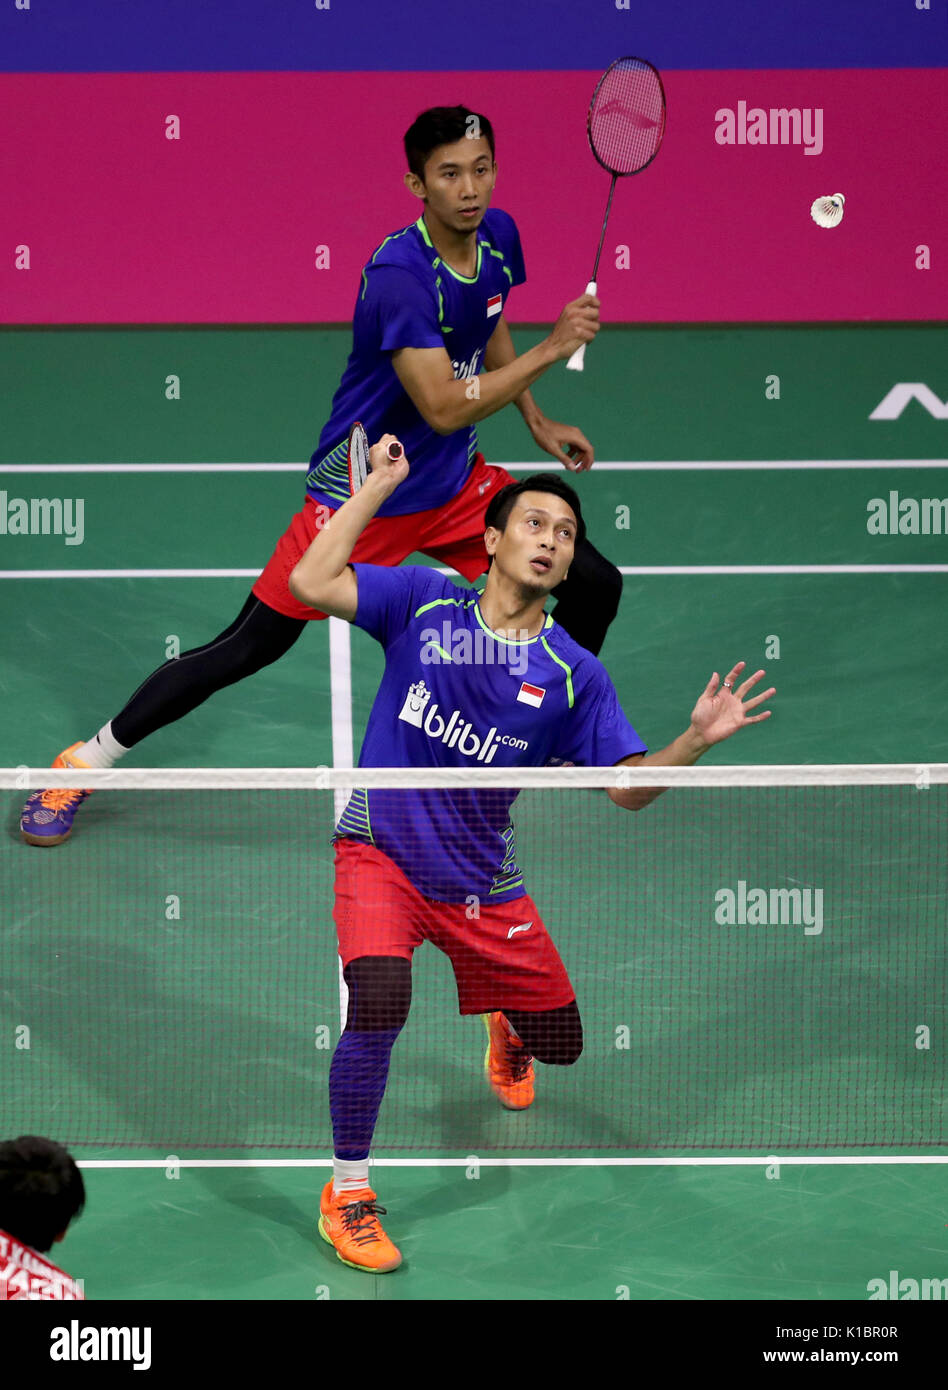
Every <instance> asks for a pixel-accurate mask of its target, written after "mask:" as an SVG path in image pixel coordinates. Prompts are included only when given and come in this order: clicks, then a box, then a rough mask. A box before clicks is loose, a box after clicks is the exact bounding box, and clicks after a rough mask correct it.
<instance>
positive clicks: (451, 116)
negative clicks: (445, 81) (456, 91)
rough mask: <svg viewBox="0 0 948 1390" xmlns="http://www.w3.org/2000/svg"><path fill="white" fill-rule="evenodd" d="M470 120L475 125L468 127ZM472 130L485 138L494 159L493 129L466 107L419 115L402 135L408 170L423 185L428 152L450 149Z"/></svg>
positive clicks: (440, 108) (442, 108)
mask: <svg viewBox="0 0 948 1390" xmlns="http://www.w3.org/2000/svg"><path fill="white" fill-rule="evenodd" d="M472 118H473V120H475V121H476V122H477V124H476V125H472V124H471V121H472ZM472 130H477V131H479V133H480V134H481V135H483V136H484V138H485V140H486V141H487V143H488V145H490V157H491V159H493V158H494V128H493V126H492V125H491V123H490V121H489V120H488V119H487V117H486V116H482V115H480V114H479V113H478V112H477V111H472V110H471V108H470V107H469V106H432V107H430V108H429V109H428V110H427V111H422V112H421V114H420V115H419V116H416V117H415V119H414V121H413V122H412V123H411V125H410V126H409V127H408V129H407V130H406V131H405V158H406V159H407V160H408V167H409V169H410V170H411V171H412V173H413V174H417V175H418V177H419V178H420V179H421V180H422V182H424V177H425V161H426V159H427V158H428V156H429V155H430V154H431V151H432V150H436V149H437V148H438V146H439V145H453V144H454V143H455V141H457V140H463V139H464V137H465V135H467V134H468V133H469V132H470V131H472ZM471 138H472V139H473V138H475V137H473V136H472V137H471Z"/></svg>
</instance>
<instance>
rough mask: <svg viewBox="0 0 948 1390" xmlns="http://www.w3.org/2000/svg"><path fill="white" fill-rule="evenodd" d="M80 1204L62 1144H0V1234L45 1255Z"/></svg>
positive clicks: (32, 1137)
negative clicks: (3, 1232)
mask: <svg viewBox="0 0 948 1390" xmlns="http://www.w3.org/2000/svg"><path fill="white" fill-rule="evenodd" d="M85 1203H86V1189H85V1185H84V1184H83V1181H82V1174H81V1173H80V1171H79V1168H78V1166H77V1164H76V1162H75V1159H74V1158H73V1157H72V1155H71V1154H70V1153H68V1152H67V1150H66V1149H64V1148H63V1146H62V1144H57V1143H56V1141H55V1140H53V1139H41V1138H40V1137H39V1136H38V1135H36V1134H21V1135H20V1137H19V1139H8V1140H6V1141H5V1142H4V1143H0V1230H2V1231H6V1233H7V1235H10V1236H13V1238H14V1239H15V1240H19V1241H22V1242H23V1244H24V1245H31V1246H32V1247H33V1249H34V1250H41V1251H44V1252H45V1251H46V1250H49V1249H50V1247H51V1246H52V1244H53V1242H54V1241H55V1239H56V1237H57V1236H58V1235H60V1234H61V1233H62V1232H63V1231H65V1229H66V1227H67V1226H68V1225H69V1223H70V1221H71V1220H72V1219H73V1217H74V1216H78V1215H79V1213H80V1212H81V1211H82V1209H83V1207H84V1206H85Z"/></svg>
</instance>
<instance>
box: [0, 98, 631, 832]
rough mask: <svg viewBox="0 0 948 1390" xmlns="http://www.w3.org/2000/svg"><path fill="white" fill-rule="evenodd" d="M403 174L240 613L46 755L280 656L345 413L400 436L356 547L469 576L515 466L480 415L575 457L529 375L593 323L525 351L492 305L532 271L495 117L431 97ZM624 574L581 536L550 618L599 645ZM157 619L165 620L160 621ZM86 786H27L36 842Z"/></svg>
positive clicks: (134, 730) (570, 309)
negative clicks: (490, 511) (402, 212)
mask: <svg viewBox="0 0 948 1390" xmlns="http://www.w3.org/2000/svg"><path fill="white" fill-rule="evenodd" d="M404 143H405V155H406V158H407V161H408V172H407V173H406V174H405V183H406V185H407V187H408V189H409V191H410V192H411V193H412V194H414V195H415V197H417V198H418V199H420V200H421V202H422V205H423V206H422V210H421V214H420V216H419V217H418V218H417V219H416V220H415V221H414V222H411V223H409V225H408V226H406V227H402V228H401V229H400V230H399V231H397V232H395V233H393V234H392V235H391V236H388V237H386V238H385V240H384V241H383V242H382V243H381V245H380V246H379V247H378V248H377V249H376V251H375V252H374V254H373V255H372V256H371V257H370V259H369V260H368V262H367V263H366V265H365V266H364V268H363V271H362V274H361V276H360V279H359V285H358V290H357V294H356V304H355V314H354V317H353V325H352V351H351V353H350V354H349V360H348V363H347V365H346V368H345V371H344V373H343V377H342V381H341V382H340V384H339V387H338V389H337V391H336V394H335V396H334V398H333V402H332V410H331V413H330V417H329V419H328V420H327V422H326V424H325V425H324V426H323V429H322V431H321V433H320V436H319V441H318V443H317V446H316V450H315V452H314V454H313V456H312V459H311V460H310V468H309V472H308V476H307V495H306V499H305V503H304V506H303V508H302V510H301V511H300V512H299V513H298V514H297V515H296V516H295V517H293V519H292V521H291V522H290V525H289V527H288V528H287V530H286V532H285V534H284V535H283V536H282V537H281V538H280V540H279V541H278V543H277V546H276V549H275V550H274V552H273V555H272V557H271V559H270V561H269V562H268V564H267V566H266V568H265V569H264V571H263V573H262V574H261V575H260V578H259V579H258V580H257V582H256V584H254V586H253V589H252V591H251V593H250V595H249V597H248V598H247V601H246V603H245V604H244V606H243V608H242V609H241V611H240V612H239V613H238V614H237V616H236V618H235V619H234V621H233V622H232V623H231V624H230V625H229V626H228V627H227V628H225V629H224V631H223V632H221V633H220V634H219V635H218V636H217V637H215V638H214V639H213V641H211V642H209V643H207V644H206V645H205V646H203V647H197V648H195V649H193V650H191V651H187V652H184V653H182V655H181V656H179V657H176V658H175V659H174V660H171V661H167V662H165V664H164V665H162V666H160V667H158V669H157V670H156V671H154V672H153V673H152V674H151V675H150V676H149V677H148V678H147V679H146V680H145V681H143V682H142V684H141V685H139V687H138V689H137V690H136V691H135V692H134V694H133V695H132V696H131V698H130V699H129V701H128V702H127V704H126V705H125V706H124V708H123V709H122V710H120V711H119V713H118V714H116V715H115V716H114V717H113V718H112V719H111V720H109V722H108V723H106V724H104V725H103V726H102V728H101V729H100V730H99V732H98V734H95V735H93V737H92V738H90V739H89V740H88V741H86V742H77V743H73V744H70V746H69V747H68V748H66V749H65V750H64V751H63V752H62V753H60V754H59V756H58V757H57V758H56V760H55V762H54V763H53V766H54V767H75V768H79V769H81V768H88V767H96V768H100V767H111V766H112V765H113V764H114V763H115V762H116V761H117V760H118V759H119V758H121V757H122V756H123V755H124V754H125V753H127V752H128V750H129V749H130V748H132V747H134V746H135V745H137V744H139V743H140V742H141V741H142V740H143V739H145V738H147V737H148V735H149V734H152V733H154V732H155V731H156V730H157V729H161V728H163V727H164V726H165V725H167V724H170V723H172V722H173V721H174V720H177V719H180V718H181V717H182V716H183V715H185V714H187V713H189V712H190V711H191V710H192V709H195V708H196V707H197V706H198V705H200V704H202V703H203V702H204V701H205V700H206V699H208V698H209V696H211V695H213V694H214V692H215V691H217V690H221V689H222V688H223V687H224V686H227V685H233V684H234V683H235V682H237V681H240V680H243V679H244V678H245V677H246V676H250V675H253V674H254V672H256V671H259V670H261V669H262V668H263V667H265V666H267V665H269V664H270V663H272V662H274V661H276V660H278V659H279V658H280V657H281V656H283V655H284V654H285V653H286V652H287V651H289V649H290V647H292V646H293V644H294V642H296V640H297V638H298V637H299V636H300V634H301V633H302V631H303V629H304V628H305V627H306V625H307V623H308V622H310V621H312V620H314V619H315V620H318V619H320V618H324V617H325V616H326V615H325V613H324V612H322V611H321V610H319V608H318V607H314V606H313V605H311V604H308V603H303V602H300V601H299V600H298V599H296V598H295V597H294V596H293V595H292V594H291V593H290V591H289V589H288V588H287V577H288V575H289V574H290V571H291V570H292V569H293V567H294V565H295V564H296V563H297V561H298V560H299V559H300V557H301V556H302V554H303V553H304V551H305V550H306V548H307V546H308V545H309V543H310V541H311V540H312V539H313V536H314V535H315V534H316V532H317V529H318V528H319V526H320V525H322V524H323V523H324V522H325V520H326V519H327V517H328V516H330V515H331V513H332V512H333V511H334V510H335V509H336V508H338V507H339V506H340V505H341V503H342V502H344V501H345V499H346V498H347V497H348V495H349V489H348V470H347V460H346V450H347V440H348V435H349V427H350V425H351V424H352V422H353V421H354V420H361V421H362V422H363V424H364V425H365V427H366V430H367V431H368V434H369V438H377V437H378V436H379V435H381V434H382V433H383V432H385V431H388V432H391V433H394V434H397V435H398V436H399V438H400V439H402V440H403V442H404V445H405V449H406V452H407V453H408V454H409V455H410V456H411V459H412V472H411V476H410V477H409V478H408V479H406V481H405V483H404V485H403V486H402V487H401V488H399V491H398V493H397V494H396V495H395V496H393V497H391V498H388V499H386V500H385V501H384V502H382V503H381V504H380V506H379V510H378V514H377V515H376V516H375V517H373V519H372V520H371V522H369V524H368V525H367V526H366V528H365V530H364V532H363V533H362V535H360V537H359V540H358V543H357V548H356V551H355V559H356V560H361V561H368V562H371V563H373V564H378V565H398V564H401V562H402V561H403V560H404V559H406V558H407V556H409V555H411V554H413V553H414V552H415V551H422V552H424V553H425V554H427V555H431V556H432V557H433V558H435V559H437V560H439V561H440V562H441V563H442V564H443V565H450V566H451V567H452V568H453V569H456V570H457V571H458V572H459V573H460V574H462V575H464V576H465V578H467V579H471V580H473V579H476V578H477V576H478V575H480V574H482V573H483V571H484V568H485V566H486V564H487V556H486V554H485V551H484V527H483V513H484V506H485V503H486V502H487V501H489V500H490V496H491V494H492V493H493V492H496V491H498V490H499V489H500V488H501V487H503V486H504V485H505V484H507V483H509V482H510V481H512V480H511V478H510V476H509V474H507V473H505V472H504V471H503V470H502V469H500V468H496V467H494V468H489V467H487V465H486V464H485V461H484V458H483V456H482V455H481V454H480V453H479V452H478V447H477V430H476V426H477V422H478V421H480V420H483V419H485V418H486V417H487V416H489V415H493V414H495V413H496V412H497V411H498V410H501V409H502V408H503V407H504V406H505V405H510V404H515V405H516V406H517V409H518V410H519V411H520V412H521V414H522V415H523V418H524V422H525V423H526V425H527V427H528V429H529V431H530V433H531V435H532V436H533V439H534V441H535V443H536V444H537V445H538V446H539V447H540V448H541V449H544V450H545V451H546V452H547V453H549V454H552V455H553V457H554V458H556V459H558V460H559V461H560V462H561V463H562V464H563V465H564V467H566V468H568V469H571V470H573V471H577V472H578V471H583V470H585V469H587V468H589V467H590V466H591V465H592V463H593V449H592V445H591V444H590V442H589V440H588V439H587V438H586V436H585V435H584V434H583V432H582V431H581V430H580V429H578V428H577V427H576V426H574V425H566V424H562V423H560V422H559V421H557V420H551V419H549V418H548V417H547V416H546V415H544V414H543V412H542V411H541V410H540V408H539V406H538V405H537V403H536V401H535V400H534V398H533V396H532V394H531V392H530V387H531V386H532V384H533V383H534V382H535V381H536V380H537V378H538V377H540V376H541V375H542V374H543V373H544V372H545V371H547V369H548V368H550V367H552V366H554V365H555V364H556V363H558V362H561V361H564V360H565V359H566V358H568V357H569V356H571V354H572V353H573V351H574V350H575V349H576V348H577V347H579V346H580V345H581V344H582V343H588V342H590V341H591V340H592V338H593V337H594V336H595V334H596V332H597V331H598V328H599V301H598V300H597V299H596V298H595V297H594V296H590V295H583V296H581V297H580V298H579V299H576V300H573V301H572V302H571V303H569V304H567V305H566V307H565V308H564V309H563V311H562V313H561V314H560V316H559V319H558V320H557V322H556V324H555V326H554V327H553V329H552V331H551V332H550V334H549V335H548V336H547V337H546V338H544V339H543V340H542V341H541V342H539V343H538V344H537V345H536V346H535V347H532V348H530V349H528V351H526V352H524V353H522V354H521V355H520V356H519V357H518V356H517V354H516V352H515V351H514V346H513V342H512V339H511V336H510V331H509V329H508V328H507V324H506V322H505V320H504V316H503V311H504V307H505V305H506V303H507V298H508V296H509V294H510V292H511V290H512V289H513V288H514V287H515V286H516V285H519V284H521V283H522V282H523V280H524V279H525V271H524V264H523V254H522V251H521V247H520V237H519V235H518V233H517V228H516V225H515V223H514V220H513V218H512V217H510V216H509V214H508V213H506V212H502V211H500V210H499V209H493V208H491V207H489V203H490V200H491V197H492V194H493V189H494V182H495V179H496V176H497V166H496V164H495V162H494V134H493V130H492V127H491V124H490V121H489V120H488V119H487V118H486V117H485V116H478V115H476V114H475V113H473V112H471V111H470V110H469V108H467V107H464V106H457V107H433V108H432V109H431V110H429V111H425V112H422V114H421V115H420V116H419V117H418V118H417V120H415V121H414V122H413V124H412V125H411V127H410V128H409V130H408V131H407V132H406V134H405V141H404ZM621 587H622V577H621V575H620V573H619V571H618V570H617V569H616V567H615V565H613V564H611V563H610V562H609V561H608V560H606V559H605V558H604V557H603V556H602V555H600V554H599V552H598V551H597V550H596V549H595V548H594V547H593V546H592V545H591V544H590V542H589V541H587V540H585V539H582V540H579V541H577V544H576V553H575V556H574V560H573V564H572V568H571V571H570V576H569V580H568V581H563V582H562V583H560V584H558V585H557V586H556V598H557V609H556V617H557V622H558V623H559V624H560V626H561V627H562V628H564V629H565V630H566V631H567V632H568V633H569V634H570V636H571V637H573V638H574V639H575V640H576V641H577V642H579V644H580V645H581V646H584V647H586V648H588V649H589V650H590V651H592V652H598V651H599V650H600V648H601V646H602V643H603V641H604V639H605V635H606V630H607V628H608V626H609V623H610V622H611V621H612V619H613V618H614V616H615V614H616V611H617V608H618V603H619V595H620V592H621ZM162 631H164V629H162ZM87 795H88V793H87V792H85V791H82V790H62V789H58V790H44V791H37V792H34V793H33V795H32V796H31V797H30V798H29V800H28V801H27V803H26V806H25V807H24V810H23V814H22V816H21V821H20V827H21V833H22V835H23V838H24V839H25V840H26V841H27V842H28V843H29V844H32V845H44V846H52V845H59V844H62V843H63V841H64V840H66V839H68V837H69V835H70V834H71V832H72V826H73V819H74V817H75V815H76V811H77V810H78V808H79V806H80V805H81V804H82V802H83V801H84V799H85V797H86V796H87Z"/></svg>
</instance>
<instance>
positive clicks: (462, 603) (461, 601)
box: [415, 594, 477, 618]
mask: <svg viewBox="0 0 948 1390" xmlns="http://www.w3.org/2000/svg"><path fill="white" fill-rule="evenodd" d="M476 602H477V595H476V594H475V595H474V597H473V598H433V599H432V600H431V602H430V603H423V604H422V605H421V607H420V608H416V609H415V617H416V618H420V617H421V615H422V613H427V612H428V609H429V608H437V607H439V606H440V605H441V604H446V603H447V604H450V603H453V604H454V605H455V606H456V607H457V608H470V606H471V604H472V603H476Z"/></svg>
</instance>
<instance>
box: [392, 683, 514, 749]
mask: <svg viewBox="0 0 948 1390" xmlns="http://www.w3.org/2000/svg"><path fill="white" fill-rule="evenodd" d="M430 701H431V691H430V690H429V689H428V687H427V686H426V685H425V683H424V681H417V682H416V683H415V684H414V685H412V686H410V687H409V690H408V694H407V695H406V696H405V703H404V704H403V705H402V707H401V710H400V711H399V715H398V717H399V719H403V720H404V721H405V723H406V724H414V726H415V728H417V729H421V731H422V732H423V733H425V734H427V735H428V737H429V738H433V739H437V740H438V742H439V743H443V744H444V745H445V746H446V747H447V748H456V749H457V750H458V752H459V753H463V754H464V756H465V757H466V758H474V759H475V760H476V761H477V762H479V763H490V762H493V761H494V754H495V753H496V752H497V749H498V748H500V746H501V745H502V744H503V745H505V746H506V747H508V748H518V749H526V748H529V746H530V745H529V743H528V742H527V740H526V739H523V738H512V737H511V736H510V734H498V733H497V729H496V727H494V728H491V729H489V730H488V731H487V733H486V734H485V735H484V736H483V737H482V736H481V735H480V734H476V733H475V732H474V726H473V725H472V724H471V723H470V721H469V720H466V719H465V718H464V715H463V714H462V713H461V711H460V710H459V709H456V710H452V711H451V713H450V714H449V715H445V714H442V713H441V709H440V706H439V705H438V703H437V701H436V702H435V703H434V704H433V705H431V704H430Z"/></svg>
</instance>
